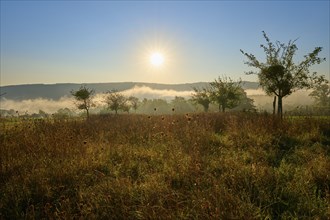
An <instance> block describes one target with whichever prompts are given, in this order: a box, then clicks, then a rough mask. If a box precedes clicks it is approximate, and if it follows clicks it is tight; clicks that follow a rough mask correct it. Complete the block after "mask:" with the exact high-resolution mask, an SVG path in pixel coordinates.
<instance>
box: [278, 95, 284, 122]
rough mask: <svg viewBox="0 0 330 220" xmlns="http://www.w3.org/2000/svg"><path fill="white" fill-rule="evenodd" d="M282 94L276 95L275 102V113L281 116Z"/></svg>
mask: <svg viewBox="0 0 330 220" xmlns="http://www.w3.org/2000/svg"><path fill="white" fill-rule="evenodd" d="M282 98H283V97H282V96H278V103H277V114H278V115H279V116H280V117H281V118H282V117H283V108H282Z"/></svg>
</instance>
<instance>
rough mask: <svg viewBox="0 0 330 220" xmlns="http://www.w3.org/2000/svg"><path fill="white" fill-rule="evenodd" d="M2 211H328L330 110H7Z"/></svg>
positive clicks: (161, 215)
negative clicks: (306, 113) (19, 115)
mask: <svg viewBox="0 0 330 220" xmlns="http://www.w3.org/2000/svg"><path fill="white" fill-rule="evenodd" d="M0 152H1V153H0V182H1V184H0V219H328V218H329V217H330V207H329V201H330V175H329V170H330V157H329V155H330V120H329V118H328V117H325V118H313V117H299V118H298V117H297V118H294V117H293V118H285V119H283V120H279V119H278V118H276V117H273V116H271V115H263V114H252V113H204V114H178V115H176V114H172V115H164V116H162V115H138V114H130V115H128V114H125V115H123V114H122V115H92V116H91V118H90V119H89V120H81V119H78V118H77V119H75V118H73V119H65V120H64V119H63V120H61V119H56V120H45V119H39V120H27V121H23V120H22V121H16V122H11V121H10V120H6V119H3V120H2V121H1V122H0Z"/></svg>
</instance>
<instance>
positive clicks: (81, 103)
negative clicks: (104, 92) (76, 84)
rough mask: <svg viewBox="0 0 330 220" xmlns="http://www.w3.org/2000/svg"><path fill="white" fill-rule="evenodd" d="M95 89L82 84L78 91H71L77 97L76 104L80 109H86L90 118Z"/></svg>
mask: <svg viewBox="0 0 330 220" xmlns="http://www.w3.org/2000/svg"><path fill="white" fill-rule="evenodd" d="M94 93H95V91H94V90H93V89H90V88H87V87H86V86H81V87H80V88H79V89H78V90H77V91H71V95H72V96H73V97H74V98H75V99H76V101H77V103H76V106H77V108H78V109H81V110H86V113H87V118H89V109H90V108H91V107H93V106H94V104H93V95H94Z"/></svg>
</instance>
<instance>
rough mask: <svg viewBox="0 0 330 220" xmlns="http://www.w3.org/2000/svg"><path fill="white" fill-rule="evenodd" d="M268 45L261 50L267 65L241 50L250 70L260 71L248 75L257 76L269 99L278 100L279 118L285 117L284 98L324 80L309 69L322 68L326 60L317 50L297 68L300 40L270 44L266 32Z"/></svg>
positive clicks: (305, 57) (308, 55)
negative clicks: (274, 97) (319, 65)
mask: <svg viewBox="0 0 330 220" xmlns="http://www.w3.org/2000/svg"><path fill="white" fill-rule="evenodd" d="M263 36H264V38H265V40H266V45H263V44H261V45H260V47H261V48H262V49H263V50H264V52H265V54H266V61H265V62H261V61H259V60H258V59H257V58H256V57H255V56H254V55H253V54H249V53H246V52H244V51H243V50H240V51H241V53H242V54H243V55H245V57H246V58H248V61H246V62H245V64H247V65H248V66H250V67H254V68H256V69H257V71H256V72H253V71H250V72H247V74H257V75H258V79H259V83H260V85H261V87H262V88H263V90H264V91H265V92H266V93H267V94H268V95H275V96H277V97H278V111H277V112H278V114H279V115H281V116H282V112H283V108H282V98H283V97H286V96H288V95H290V94H291V93H292V92H294V91H296V90H298V89H304V88H311V87H312V86H313V85H314V83H315V82H316V81H318V80H319V79H320V78H322V77H321V76H318V75H317V73H315V72H313V73H310V67H311V66H312V65H314V64H320V63H321V62H322V61H324V60H325V58H320V57H319V53H320V52H321V51H322V47H316V48H315V49H314V50H313V51H312V52H311V53H309V54H307V55H305V56H304V59H303V60H302V61H300V62H298V63H297V64H296V63H295V61H294V56H295V54H296V51H297V50H298V47H297V45H296V41H297V40H294V41H292V40H290V41H289V42H288V44H284V43H281V42H279V41H276V42H275V43H273V42H271V41H270V39H269V38H268V36H267V35H266V33H265V32H264V31H263Z"/></svg>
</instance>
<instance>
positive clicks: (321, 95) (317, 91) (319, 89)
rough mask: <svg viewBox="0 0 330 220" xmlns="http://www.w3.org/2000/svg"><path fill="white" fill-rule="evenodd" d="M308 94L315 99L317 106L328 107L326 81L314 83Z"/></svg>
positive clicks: (328, 89) (329, 96)
mask: <svg viewBox="0 0 330 220" xmlns="http://www.w3.org/2000/svg"><path fill="white" fill-rule="evenodd" d="M309 95H310V96H312V97H313V98H314V99H315V104H316V105H317V106H321V107H328V108H330V85H329V82H328V81H324V82H323V83H320V84H318V85H316V86H315V88H314V91H313V92H311V93H310V94H309Z"/></svg>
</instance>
